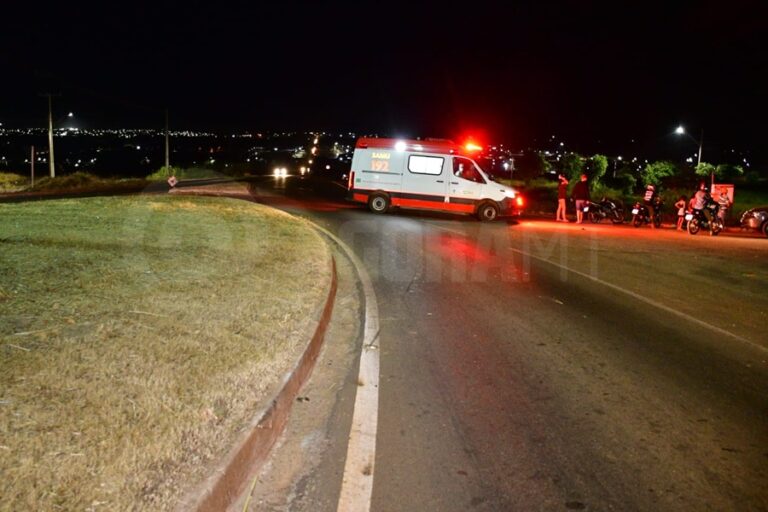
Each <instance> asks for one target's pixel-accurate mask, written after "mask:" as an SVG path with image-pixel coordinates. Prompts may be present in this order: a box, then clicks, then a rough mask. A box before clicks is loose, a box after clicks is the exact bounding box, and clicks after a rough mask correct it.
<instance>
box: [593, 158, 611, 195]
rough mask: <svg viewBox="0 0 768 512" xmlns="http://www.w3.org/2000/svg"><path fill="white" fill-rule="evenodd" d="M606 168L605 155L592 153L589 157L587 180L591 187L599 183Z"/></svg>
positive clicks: (606, 159) (606, 160)
mask: <svg viewBox="0 0 768 512" xmlns="http://www.w3.org/2000/svg"><path fill="white" fill-rule="evenodd" d="M607 170H608V158H606V156H605V155H599V154H598V155H592V158H590V159H589V181H590V183H591V185H592V186H593V187H594V186H596V185H597V184H598V183H600V180H602V179H603V176H605V171H607Z"/></svg>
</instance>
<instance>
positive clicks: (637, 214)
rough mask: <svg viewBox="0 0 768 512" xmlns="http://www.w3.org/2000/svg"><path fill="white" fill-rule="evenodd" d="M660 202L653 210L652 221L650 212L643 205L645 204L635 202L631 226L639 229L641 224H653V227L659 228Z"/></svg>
mask: <svg viewBox="0 0 768 512" xmlns="http://www.w3.org/2000/svg"><path fill="white" fill-rule="evenodd" d="M662 204H664V203H662V202H661V201H658V202H656V205H655V208H654V211H655V213H654V215H653V219H651V212H650V210H648V206H646V205H645V203H641V202H639V201H638V202H637V203H635V206H633V207H632V225H633V226H635V227H636V228H639V227H640V226H642V225H643V224H650V223H651V222H653V225H654V226H656V227H657V228H658V227H661V206H662Z"/></svg>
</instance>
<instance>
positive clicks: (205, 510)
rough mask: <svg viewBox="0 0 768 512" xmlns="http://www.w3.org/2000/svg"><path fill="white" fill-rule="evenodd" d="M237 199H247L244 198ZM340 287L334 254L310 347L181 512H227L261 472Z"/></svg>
mask: <svg viewBox="0 0 768 512" xmlns="http://www.w3.org/2000/svg"><path fill="white" fill-rule="evenodd" d="M194 195H204V194H194ZM211 195H214V194H211ZM229 197H232V196H229ZM236 198H237V199H246V198H245V197H242V196H241V197H236ZM337 287H338V276H337V273H336V259H335V258H334V257H333V255H331V287H330V290H329V291H328V296H327V297H326V300H325V305H324V307H323V310H322V313H321V315H320V319H319V321H318V324H317V327H316V329H315V333H314V335H313V336H312V339H311V340H310V342H309V344H308V345H307V348H306V349H305V350H304V353H303V354H302V356H301V358H300V359H299V361H298V362H297V363H296V366H295V367H294V368H293V369H292V370H291V371H289V372H288V373H287V374H286V375H285V377H284V378H283V383H282V386H281V387H280V390H279V391H278V392H277V394H276V396H275V397H273V398H272V400H271V401H270V403H269V405H268V406H266V407H265V408H264V409H262V410H261V411H259V412H258V413H257V414H256V415H255V417H254V419H253V420H252V421H251V424H250V425H249V426H248V427H247V428H246V430H245V432H244V433H243V434H242V435H241V436H240V437H239V438H238V440H237V442H236V443H235V446H234V447H233V448H232V449H231V450H230V451H229V453H228V454H227V455H226V457H224V459H223V460H222V461H221V462H220V463H219V464H218V465H217V467H216V469H215V470H214V471H213V473H212V474H211V475H210V476H209V477H208V478H207V479H206V480H205V481H204V482H203V483H202V484H200V485H198V486H196V488H195V489H194V490H192V491H190V492H189V493H187V495H186V496H185V497H183V498H182V499H181V501H180V502H179V505H178V506H177V507H176V510H177V511H178V512H187V511H196V512H220V511H224V510H227V509H229V508H230V507H231V506H232V505H234V504H235V503H236V502H237V500H238V498H240V496H241V495H242V494H243V492H245V491H246V489H247V486H248V484H249V483H250V480H251V479H252V478H253V476H254V475H255V474H256V472H257V471H258V470H259V469H260V467H261V465H262V464H263V463H264V461H265V460H266V458H267V456H268V455H269V452H270V450H271V448H272V446H273V445H274V444H275V442H276V441H277V438H278V437H279V436H280V435H281V434H282V432H283V430H284V429H285V426H286V424H287V422H288V416H289V415H290V412H291V407H292V406H293V402H294V401H295V400H296V396H297V395H298V392H299V390H300V389H301V387H302V386H303V385H304V383H305V382H306V381H307V379H308V378H309V376H310V374H311V373H312V370H313V369H314V366H315V362H316V361H317V358H318V356H319V354H320V350H321V349H322V346H323V341H324V338H325V331H326V329H327V327H328V323H329V322H330V319H331V315H332V314H333V303H334V300H335V299H336V289H337Z"/></svg>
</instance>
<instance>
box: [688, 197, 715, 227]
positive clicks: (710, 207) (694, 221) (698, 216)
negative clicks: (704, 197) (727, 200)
mask: <svg viewBox="0 0 768 512" xmlns="http://www.w3.org/2000/svg"><path fill="white" fill-rule="evenodd" d="M704 208H705V209H706V210H707V211H708V212H709V215H710V219H712V220H711V221H710V220H708V219H707V216H706V215H704V210H693V211H692V212H688V213H686V214H685V220H686V222H687V223H688V228H687V230H688V234H689V235H695V234H696V233H698V232H699V230H701V229H706V230H709V236H717V235H719V234H720V232H721V231H722V230H723V227H724V226H723V220H722V219H721V218H720V216H719V215H718V213H719V212H720V205H719V204H717V201H713V200H711V199H710V200H709V201H707V204H705V205H704Z"/></svg>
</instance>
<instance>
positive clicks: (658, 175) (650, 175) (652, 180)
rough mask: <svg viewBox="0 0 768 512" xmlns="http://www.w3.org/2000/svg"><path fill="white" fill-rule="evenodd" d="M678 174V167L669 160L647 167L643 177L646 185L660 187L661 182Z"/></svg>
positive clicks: (642, 174)
mask: <svg viewBox="0 0 768 512" xmlns="http://www.w3.org/2000/svg"><path fill="white" fill-rule="evenodd" d="M675 174H677V166H676V165H675V164H673V163H672V162H669V161H667V160H659V161H658V162H653V163H650V164H648V165H646V166H645V169H643V172H642V173H641V176H642V178H643V184H644V185H658V184H660V183H661V180H663V179H664V178H668V177H670V176H674V175H675Z"/></svg>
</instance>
